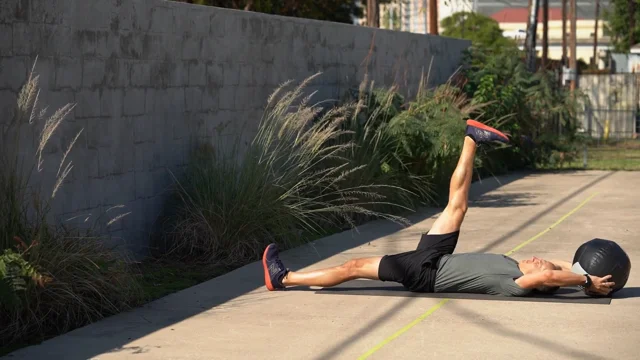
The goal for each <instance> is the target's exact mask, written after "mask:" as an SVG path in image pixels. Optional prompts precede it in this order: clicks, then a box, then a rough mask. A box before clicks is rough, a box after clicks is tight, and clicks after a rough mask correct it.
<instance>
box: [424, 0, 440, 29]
mask: <svg viewBox="0 0 640 360" xmlns="http://www.w3.org/2000/svg"><path fill="white" fill-rule="evenodd" d="M427 1H429V34H433V35H438V0H427Z"/></svg>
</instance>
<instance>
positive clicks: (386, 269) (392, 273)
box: [378, 231, 460, 292]
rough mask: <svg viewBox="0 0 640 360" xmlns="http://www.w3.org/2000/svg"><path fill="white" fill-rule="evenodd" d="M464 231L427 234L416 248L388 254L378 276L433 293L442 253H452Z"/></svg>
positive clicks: (418, 290)
mask: <svg viewBox="0 0 640 360" xmlns="http://www.w3.org/2000/svg"><path fill="white" fill-rule="evenodd" d="M459 235H460V231H456V232H452V233H449V234H438V235H429V234H423V235H422V238H421V239H420V243H419V244H418V247H417V248H416V249H415V250H412V251H407V252H404V253H400V254H394V255H385V256H383V257H382V260H380V267H379V268H378V277H379V278H380V280H382V281H394V282H397V283H400V284H402V285H403V286H404V287H405V288H407V290H410V291H413V292H433V287H434V283H435V280H436V272H437V271H438V261H439V260H440V258H441V257H442V255H446V254H452V253H453V251H454V250H455V248H456V245H457V244H458V237H459Z"/></svg>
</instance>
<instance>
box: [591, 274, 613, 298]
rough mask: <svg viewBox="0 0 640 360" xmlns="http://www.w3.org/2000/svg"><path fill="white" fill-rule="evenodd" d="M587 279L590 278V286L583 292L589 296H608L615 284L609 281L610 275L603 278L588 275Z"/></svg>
mask: <svg viewBox="0 0 640 360" xmlns="http://www.w3.org/2000/svg"><path fill="white" fill-rule="evenodd" d="M589 277H590V278H591V282H592V284H591V286H590V287H589V288H588V289H585V291H586V292H587V293H590V294H596V295H608V294H609V293H610V292H611V290H613V287H614V286H615V284H616V283H614V282H613V281H609V280H610V279H611V275H607V276H604V277H597V276H592V275H589Z"/></svg>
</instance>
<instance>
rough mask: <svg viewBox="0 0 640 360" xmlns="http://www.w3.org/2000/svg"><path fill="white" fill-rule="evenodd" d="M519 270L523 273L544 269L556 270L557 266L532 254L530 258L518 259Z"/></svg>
mask: <svg viewBox="0 0 640 360" xmlns="http://www.w3.org/2000/svg"><path fill="white" fill-rule="evenodd" d="M520 270H521V271H522V272H523V273H524V274H532V273H536V272H540V271H545V270H558V267H557V266H556V265H555V264H554V263H552V262H551V261H547V260H544V259H540V258H538V257H535V256H533V257H531V258H530V259H526V260H521V261H520Z"/></svg>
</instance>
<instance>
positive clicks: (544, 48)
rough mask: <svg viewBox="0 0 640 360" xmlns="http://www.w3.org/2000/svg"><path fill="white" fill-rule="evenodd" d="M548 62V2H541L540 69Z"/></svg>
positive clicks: (546, 0) (545, 66) (544, 67)
mask: <svg viewBox="0 0 640 360" xmlns="http://www.w3.org/2000/svg"><path fill="white" fill-rule="evenodd" d="M548 60H549V0H542V69H546V68H547V62H548Z"/></svg>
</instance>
